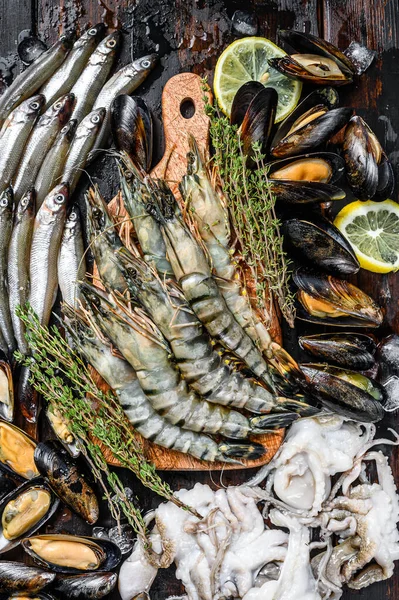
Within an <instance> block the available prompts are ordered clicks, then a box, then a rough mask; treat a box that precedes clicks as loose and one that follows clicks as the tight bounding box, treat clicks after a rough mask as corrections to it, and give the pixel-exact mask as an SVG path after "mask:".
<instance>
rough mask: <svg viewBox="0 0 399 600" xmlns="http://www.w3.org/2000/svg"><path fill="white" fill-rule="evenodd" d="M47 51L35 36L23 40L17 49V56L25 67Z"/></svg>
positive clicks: (44, 45)
mask: <svg viewBox="0 0 399 600" xmlns="http://www.w3.org/2000/svg"><path fill="white" fill-rule="evenodd" d="M46 50H47V46H46V44H45V43H44V42H42V40H39V38H37V37H35V36H29V37H26V38H24V39H23V40H22V41H21V42H20V43H19V44H18V48H17V52H18V56H19V58H20V59H21V60H22V62H23V63H24V64H25V65H30V64H31V63H33V62H34V61H35V60H37V59H38V58H39V56H41V55H42V54H43V52H45V51H46Z"/></svg>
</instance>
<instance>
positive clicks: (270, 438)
mask: <svg viewBox="0 0 399 600" xmlns="http://www.w3.org/2000/svg"><path fill="white" fill-rule="evenodd" d="M206 99H207V100H208V101H212V95H211V92H210V90H209V89H204V84H203V81H202V80H201V78H200V77H199V76H198V75H195V74H194V73H181V74H179V75H175V76H174V77H172V78H171V79H169V81H168V82H167V83H166V85H165V87H164V90H163V93H162V120H163V127H164V132H165V153H164V155H163V157H162V159H161V161H160V162H159V163H158V164H157V165H156V167H154V169H153V170H152V171H151V175H152V176H154V177H158V178H163V179H165V180H166V181H167V182H168V184H169V186H170V188H171V190H172V192H173V193H174V194H175V196H176V197H177V198H178V200H179V199H180V194H179V189H178V185H179V183H180V181H181V179H182V177H183V175H184V174H185V172H186V167H187V158H186V156H187V152H188V150H189V147H188V134H189V133H191V134H192V135H194V137H195V139H196V141H197V144H198V147H199V149H200V151H201V152H202V154H203V156H205V157H208V156H209V124H210V123H209V118H208V117H207V115H206V114H205V100H206ZM108 208H109V210H110V212H111V214H113V215H117V216H118V217H119V219H118V220H121V221H124V220H125V224H126V220H128V217H127V215H126V212H125V209H124V207H123V203H122V201H121V198H120V196H119V195H117V196H116V197H115V198H114V199H113V200H112V201H111V202H110V203H109V205H108ZM125 218H126V219H125ZM120 234H121V237H122V238H125V239H126V240H127V239H128V238H129V228H128V227H125V225H124V227H123V230H122V231H121V232H120ZM94 274H95V276H97V273H96V272H95V273H94ZM95 278H96V277H95ZM97 381H98V382H99V383H100V384H101V386H105V388H106V387H107V386H106V384H105V382H104V381H103V380H101V378H100V377H99V376H98V380H97ZM136 435H137V438H138V439H139V440H140V443H141V444H142V448H143V453H144V455H145V457H146V458H147V459H148V460H149V461H151V462H152V463H154V465H155V466H156V468H157V469H159V470H173V471H190V470H196V471H203V470H206V471H207V470H210V469H212V470H222V469H236V468H252V467H257V466H260V465H263V464H266V463H268V462H269V461H270V460H271V459H272V457H273V456H274V454H275V453H276V452H277V450H278V448H279V447H280V445H281V443H282V441H283V438H284V429H280V430H278V431H276V432H273V433H268V434H265V435H261V436H255V437H254V438H253V440H254V441H257V442H259V443H261V444H262V445H263V446H264V448H265V454H264V455H263V456H262V457H261V458H260V459H258V460H252V461H242V465H241V467H240V465H229V464H226V463H209V462H206V461H201V460H197V459H195V458H193V457H192V456H189V455H188V454H182V453H181V452H176V451H172V450H167V449H165V448H162V447H160V446H157V445H155V444H153V443H151V442H148V441H147V440H144V439H143V438H142V437H141V436H140V435H139V434H136ZM100 445H101V444H100ZM103 452H104V456H105V457H106V459H107V461H108V462H109V463H110V464H113V465H116V466H119V465H118V463H117V462H115V460H114V459H113V457H112V456H110V454H109V452H108V451H107V449H106V448H104V447H103Z"/></svg>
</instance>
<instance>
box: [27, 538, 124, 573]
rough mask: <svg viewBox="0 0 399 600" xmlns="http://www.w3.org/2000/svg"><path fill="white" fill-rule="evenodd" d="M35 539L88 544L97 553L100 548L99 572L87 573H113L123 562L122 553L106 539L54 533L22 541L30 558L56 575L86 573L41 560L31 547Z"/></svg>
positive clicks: (92, 570) (89, 570) (90, 570)
mask: <svg viewBox="0 0 399 600" xmlns="http://www.w3.org/2000/svg"><path fill="white" fill-rule="evenodd" d="M33 539H44V540H47V541H59V542H75V543H81V544H87V545H88V546H90V547H92V548H93V549H94V550H95V552H97V549H98V548H99V550H100V551H101V556H100V558H99V565H98V568H97V570H96V569H94V568H93V569H88V570H87V571H86V572H95V571H97V572H98V573H100V572H102V571H111V570H112V569H115V567H117V566H118V565H119V563H120V562H121V560H122V553H121V551H120V549H119V548H118V546H117V545H116V544H114V543H113V542H110V541H109V540H105V539H97V538H91V537H86V536H84V537H83V536H76V535H64V534H60V533H53V534H43V535H36V536H34V537H30V538H25V539H24V540H22V542H21V544H22V547H23V549H24V550H25V552H26V553H27V554H29V556H31V557H32V558H33V559H34V561H35V562H36V563H37V564H38V565H39V566H40V567H47V568H49V569H50V570H51V571H53V572H54V573H65V574H70V575H77V574H82V573H84V572H85V571H84V570H82V569H77V568H75V567H66V566H64V565H59V564H56V563H52V562H48V561H46V560H45V559H43V558H41V557H40V556H39V555H38V554H36V552H35V551H34V550H33V548H32V546H31V540H33Z"/></svg>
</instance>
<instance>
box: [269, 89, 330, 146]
mask: <svg viewBox="0 0 399 600" xmlns="http://www.w3.org/2000/svg"><path fill="white" fill-rule="evenodd" d="M338 103H339V96H338V92H337V90H335V89H334V88H332V87H324V88H320V89H319V90H314V91H313V92H311V93H310V94H309V95H308V96H306V98H304V99H303V100H302V101H301V102H300V103H299V104H298V106H297V107H296V108H295V109H294V110H293V111H292V113H291V114H289V115H288V117H287V118H286V119H284V121H282V122H281V123H280V125H279V126H278V129H277V131H276V133H275V135H274V138H273V140H272V144H271V145H272V148H273V146H276V145H277V144H278V143H279V142H280V141H281V140H282V139H283V138H284V137H286V135H287V134H288V132H289V131H290V130H291V129H292V127H293V125H294V123H296V122H297V121H298V119H300V117H301V116H302V115H303V114H305V113H307V112H308V111H310V110H314V109H315V108H317V107H319V108H324V110H325V111H327V110H331V109H333V108H337V107H338Z"/></svg>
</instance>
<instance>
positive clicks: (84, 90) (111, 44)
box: [71, 31, 122, 123]
mask: <svg viewBox="0 0 399 600" xmlns="http://www.w3.org/2000/svg"><path fill="white" fill-rule="evenodd" d="M121 39H122V36H121V33H120V31H114V32H113V33H111V34H110V35H107V37H106V38H104V39H103V40H102V42H100V43H99V44H98V46H97V48H96V49H95V50H94V52H93V54H92V55H91V56H90V58H89V61H88V63H87V65H86V67H85V69H84V70H83V72H82V74H81V76H80V77H79V79H78V80H77V82H76V83H75V85H74V86H73V88H72V89H71V92H72V93H73V94H75V96H76V105H75V108H74V111H73V114H72V118H73V119H77V120H78V122H79V123H80V121H81V120H82V119H83V118H84V117H85V116H86V115H87V114H88V113H89V112H90V111H91V110H92V108H93V105H94V102H95V101H96V98H97V96H98V95H99V93H100V91H101V89H102V87H103V85H104V84H105V82H106V81H107V78H108V75H109V72H110V71H111V68H112V65H113V62H114V60H115V56H116V52H117V49H118V48H119V46H120V43H121Z"/></svg>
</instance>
